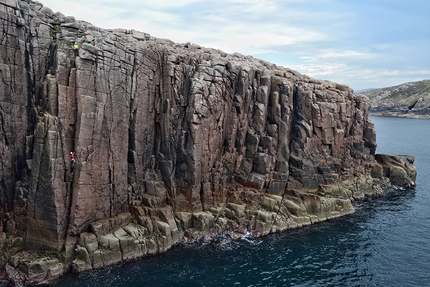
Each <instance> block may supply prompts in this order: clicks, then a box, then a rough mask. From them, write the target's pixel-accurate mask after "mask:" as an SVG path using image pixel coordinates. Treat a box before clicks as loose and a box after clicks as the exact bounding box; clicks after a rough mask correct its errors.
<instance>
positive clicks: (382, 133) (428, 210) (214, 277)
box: [53, 117, 430, 287]
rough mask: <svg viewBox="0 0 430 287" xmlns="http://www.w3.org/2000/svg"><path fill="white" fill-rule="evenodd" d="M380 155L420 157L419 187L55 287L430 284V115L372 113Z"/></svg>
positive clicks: (76, 277) (181, 248) (77, 277)
mask: <svg viewBox="0 0 430 287" xmlns="http://www.w3.org/2000/svg"><path fill="white" fill-rule="evenodd" d="M371 119H372V121H373V122H374V123H375V127H376V130H377V142H378V148H377V152H378V153H393V154H410V155H414V156H415V165H416V167H417V169H418V178H417V187H416V188H415V189H413V190H402V189H393V190H391V191H389V192H388V193H387V194H386V195H385V196H383V197H381V198H377V199H369V200H366V201H363V202H359V203H357V205H356V209H357V211H356V212H355V213H354V214H352V215H348V216H345V217H342V218H338V219H335V220H331V221H327V222H323V223H319V224H316V225H313V226H308V227H305V228H301V229H297V230H290V231H287V232H284V233H281V234H274V235H270V236H266V237H263V238H257V239H253V238H249V237H245V238H243V239H241V240H238V241H232V240H230V239H229V238H228V237H227V236H220V237H219V238H216V239H215V240H213V241H211V242H205V243H200V244H193V245H181V246H176V247H174V248H173V249H172V250H170V251H169V252H167V253H165V254H162V255H159V256H154V257H148V258H142V259H140V260H138V261H135V262H130V263H126V264H122V265H120V266H115V267H109V268H104V269H99V270H96V271H92V272H85V273H82V274H69V275H67V276H65V277H63V278H61V279H60V280H59V281H57V282H55V283H54V284H53V285H54V286H80V287H83V286H94V287H95V286H207V287H209V286H430V266H429V264H430V145H429V140H430V120H417V119H402V118H389V117H371Z"/></svg>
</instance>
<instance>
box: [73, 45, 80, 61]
mask: <svg viewBox="0 0 430 287" xmlns="http://www.w3.org/2000/svg"><path fill="white" fill-rule="evenodd" d="M73 51H75V56H76V57H77V56H79V45H78V43H76V41H75V44H74V45H73Z"/></svg>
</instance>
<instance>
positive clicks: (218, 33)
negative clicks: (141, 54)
mask: <svg viewBox="0 0 430 287" xmlns="http://www.w3.org/2000/svg"><path fill="white" fill-rule="evenodd" d="M40 2H42V3H43V4H44V5H45V6H47V7H49V8H51V9H52V10H53V11H54V12H57V11H60V12H61V13H63V14H64V15H66V16H74V17H75V18H76V19H77V20H85V21H88V22H90V23H92V24H93V25H95V26H98V27H102V28H125V29H135V30H138V31H142V32H145V33H149V34H150V35H151V36H154V37H157V38H167V39H170V40H173V41H174V42H177V43H186V42H191V43H195V44H198V45H200V46H204V47H210V48H216V49H220V50H222V51H224V52H227V53H235V52H238V53H240V54H243V55H251V56H253V57H255V58H258V59H263V60H265V61H268V62H271V63H274V64H276V65H278V66H284V67H288V68H290V69H293V70H297V71H299V72H300V73H303V74H306V75H309V76H311V77H314V78H317V79H323V80H330V81H334V82H338V83H341V84H347V85H349V86H350V87H351V88H353V89H354V90H361V89H367V88H382V87H388V86H394V85H398V84H402V83H405V82H410V81H418V80H423V79H430V28H429V27H430V1H428V0H358V1H355V0H283V1H270V0H217V1H207V0H67V1H65V0H40Z"/></svg>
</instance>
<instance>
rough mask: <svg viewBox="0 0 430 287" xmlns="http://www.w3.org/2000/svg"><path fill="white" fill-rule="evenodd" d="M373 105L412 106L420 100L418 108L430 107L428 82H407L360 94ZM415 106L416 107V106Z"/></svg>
mask: <svg viewBox="0 0 430 287" xmlns="http://www.w3.org/2000/svg"><path fill="white" fill-rule="evenodd" d="M362 94H365V95H366V96H367V97H369V99H370V101H371V102H372V103H375V104H378V103H379V104H380V103H383V102H388V101H390V102H395V103H398V104H400V105H402V106H408V105H411V104H413V103H414V102H415V101H416V100H418V99H420V98H422V100H423V101H421V102H419V103H418V104H419V105H420V106H428V105H430V80H423V81H417V82H409V83H404V84H401V85H397V86H393V87H386V88H381V89H375V90H370V91H365V92H362ZM418 104H417V105H418Z"/></svg>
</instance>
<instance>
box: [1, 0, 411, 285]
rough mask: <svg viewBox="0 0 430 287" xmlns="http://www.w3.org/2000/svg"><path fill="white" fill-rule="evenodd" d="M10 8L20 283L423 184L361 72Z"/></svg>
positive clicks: (4, 240)
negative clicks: (298, 65)
mask: <svg viewBox="0 0 430 287" xmlns="http://www.w3.org/2000/svg"><path fill="white" fill-rule="evenodd" d="M0 23H1V25H2V30H1V32H0V33H1V34H2V35H1V46H0V119H1V125H0V155H1V162H0V203H1V213H0V219H1V225H0V249H1V250H2V253H1V254H2V255H1V258H0V263H1V266H5V270H6V272H7V274H8V276H9V278H10V279H11V280H13V281H14V282H15V283H23V284H32V283H35V282H40V281H42V280H47V279H52V278H55V277H58V276H60V275H61V274H63V273H64V272H66V271H68V270H70V269H72V270H74V271H82V270H88V269H92V268H98V267H101V266H107V265H110V264H114V263H117V262H120V261H126V260H131V259H134V258H138V257H141V256H144V255H147V254H155V253H158V252H163V251H165V250H167V249H169V248H170V247H171V246H172V245H173V244H175V243H177V242H189V241H195V240H200V239H203V238H209V237H211V236H216V235H218V234H221V233H223V232H229V234H230V235H231V236H232V237H240V236H243V235H244V234H246V233H251V234H253V235H255V236H259V235H264V234H268V233H271V232H277V231H282V230H284V229H288V228H294V227H299V226H303V225H307V224H311V223H313V222H318V221H321V220H325V219H327V218H332V217H336V216H340V215H343V214H348V213H351V212H353V210H354V208H353V206H352V202H353V201H354V200H356V199H362V198H364V197H365V196H367V195H379V194H382V192H383V189H384V188H386V187H388V186H390V180H389V178H390V176H391V175H392V174H395V175H396V176H395V182H393V183H394V184H396V185H408V186H412V185H414V184H415V182H414V181H415V174H416V171H415V168H414V166H413V157H393V156H391V157H390V156H382V155H381V156H380V157H379V163H378V162H377V161H376V159H375V156H374V154H375V149H376V140H375V139H376V135H375V129H374V126H373V123H372V122H371V121H370V120H369V119H368V109H369V101H368V99H367V98H366V97H364V96H362V95H354V94H353V92H352V90H351V89H349V88H348V87H347V86H344V85H339V84H336V83H332V82H329V81H319V80H315V79H312V78H310V77H307V76H305V75H301V74H299V73H298V72H295V71H293V70H290V69H287V68H283V67H278V66H276V65H273V64H270V63H267V62H264V61H261V60H258V59H255V58H253V57H249V56H248V57H245V56H242V55H240V54H227V53H224V52H222V51H219V50H214V49H208V48H203V47H200V46H198V45H195V44H190V43H187V44H176V43H173V42H171V41H169V40H166V39H157V38H154V37H152V36H150V35H149V34H146V33H142V32H138V31H135V30H121V29H118V30H104V29H101V28H97V27H94V26H93V25H91V24H89V23H87V22H80V21H76V20H75V19H74V18H73V17H66V16H64V15H62V14H61V13H53V12H52V10H50V9H49V8H47V7H44V6H43V5H42V4H40V3H37V2H32V1H16V0H0ZM75 42H76V44H77V45H78V47H79V49H78V50H75V49H74V45H75ZM72 151H75V152H76V158H75V159H76V163H75V167H74V169H72V167H71V160H70V152H72ZM393 163H394V164H393ZM393 165H394V166H395V167H392V166H393ZM393 178H394V177H393ZM34 251H37V253H35V252H34Z"/></svg>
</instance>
